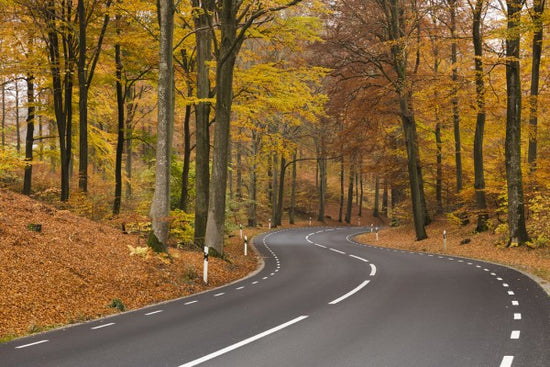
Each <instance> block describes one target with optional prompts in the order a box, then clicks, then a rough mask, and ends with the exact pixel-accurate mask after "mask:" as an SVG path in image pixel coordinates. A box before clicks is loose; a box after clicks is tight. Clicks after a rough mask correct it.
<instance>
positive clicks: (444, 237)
mask: <svg viewBox="0 0 550 367" xmlns="http://www.w3.org/2000/svg"><path fill="white" fill-rule="evenodd" d="M443 251H445V252H447V231H446V230H443Z"/></svg>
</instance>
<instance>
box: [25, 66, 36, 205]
mask: <svg viewBox="0 0 550 367" xmlns="http://www.w3.org/2000/svg"><path fill="white" fill-rule="evenodd" d="M26 81H27V137H26V139H25V162H26V163H25V178H24V180H23V194H24V195H30V194H31V189H32V160H33V144H34V111H35V108H34V76H32V75H28V76H27V78H26Z"/></svg>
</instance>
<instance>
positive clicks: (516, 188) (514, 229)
mask: <svg viewBox="0 0 550 367" xmlns="http://www.w3.org/2000/svg"><path fill="white" fill-rule="evenodd" d="M506 5H507V10H508V12H507V19H508V23H507V24H508V27H507V29H508V34H507V37H506V95H507V100H506V142H505V158H506V180H507V188H508V190H507V191H508V227H509V232H510V244H512V243H514V242H515V241H516V240H517V243H518V244H523V243H525V242H526V241H527V240H528V239H529V237H528V235H527V229H526V227H525V210H524V202H523V180H522V173H521V81H520V30H519V25H520V15H521V8H522V7H523V1H522V0H507V1H506Z"/></svg>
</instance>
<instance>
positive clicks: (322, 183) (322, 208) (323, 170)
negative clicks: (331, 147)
mask: <svg viewBox="0 0 550 367" xmlns="http://www.w3.org/2000/svg"><path fill="white" fill-rule="evenodd" d="M321 139H322V140H324V139H323V138H321ZM324 150H325V149H324V141H323V142H322V148H321V157H320V159H319V160H318V161H317V164H318V166H319V215H318V216H317V220H318V221H319V222H321V223H324V222H325V212H326V196H327V160H326V157H325V153H324Z"/></svg>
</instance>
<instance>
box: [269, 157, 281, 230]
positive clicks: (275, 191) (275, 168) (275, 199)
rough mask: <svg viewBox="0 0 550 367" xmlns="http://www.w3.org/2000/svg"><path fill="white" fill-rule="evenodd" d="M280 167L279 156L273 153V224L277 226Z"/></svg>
mask: <svg viewBox="0 0 550 367" xmlns="http://www.w3.org/2000/svg"><path fill="white" fill-rule="evenodd" d="M278 165H279V155H278V154H277V153H273V164H272V165H271V169H272V174H271V181H272V186H271V195H270V196H271V224H272V225H274V226H276V225H277V207H278V204H277V202H278V199H279V172H278Z"/></svg>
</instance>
